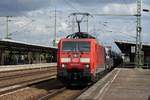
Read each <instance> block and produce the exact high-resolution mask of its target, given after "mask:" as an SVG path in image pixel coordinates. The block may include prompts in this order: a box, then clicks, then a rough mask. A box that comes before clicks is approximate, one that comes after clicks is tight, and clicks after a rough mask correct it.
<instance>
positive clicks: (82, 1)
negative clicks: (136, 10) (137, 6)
mask: <svg viewBox="0 0 150 100" xmlns="http://www.w3.org/2000/svg"><path fill="white" fill-rule="evenodd" d="M67 1H71V2H73V3H78V4H79V5H84V6H93V5H101V4H102V5H104V4H109V3H118V4H122V3H126V4H131V3H135V2H136V1H135V0H125V1H124V0H67Z"/></svg>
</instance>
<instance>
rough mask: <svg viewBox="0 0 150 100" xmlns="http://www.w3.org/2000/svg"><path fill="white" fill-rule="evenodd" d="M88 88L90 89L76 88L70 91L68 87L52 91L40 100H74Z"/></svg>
mask: <svg viewBox="0 0 150 100" xmlns="http://www.w3.org/2000/svg"><path fill="white" fill-rule="evenodd" d="M88 88H89V87H75V88H72V89H68V88H66V87H62V88H60V89H54V90H50V91H49V92H48V94H46V95H44V96H42V97H40V98H39V99H38V100H74V99H75V98H76V97H78V96H79V95H81V94H82V93H83V92H84V91H86V90H87V89H88Z"/></svg>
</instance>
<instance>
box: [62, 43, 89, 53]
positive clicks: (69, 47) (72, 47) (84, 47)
mask: <svg viewBox="0 0 150 100" xmlns="http://www.w3.org/2000/svg"><path fill="white" fill-rule="evenodd" d="M62 51H78V52H89V51H90V42H85V41H80V42H74V41H64V42H63V43H62Z"/></svg>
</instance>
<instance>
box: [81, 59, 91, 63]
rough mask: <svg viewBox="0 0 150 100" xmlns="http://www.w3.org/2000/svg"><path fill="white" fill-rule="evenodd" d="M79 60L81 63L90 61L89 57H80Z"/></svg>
mask: <svg viewBox="0 0 150 100" xmlns="http://www.w3.org/2000/svg"><path fill="white" fill-rule="evenodd" d="M80 62H82V63H90V58H80Z"/></svg>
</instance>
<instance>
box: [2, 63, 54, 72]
mask: <svg viewBox="0 0 150 100" xmlns="http://www.w3.org/2000/svg"><path fill="white" fill-rule="evenodd" d="M52 66H57V64H56V63H40V64H24V65H7V66H0V72H5V71H14V70H25V69H36V68H44V67H52Z"/></svg>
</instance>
